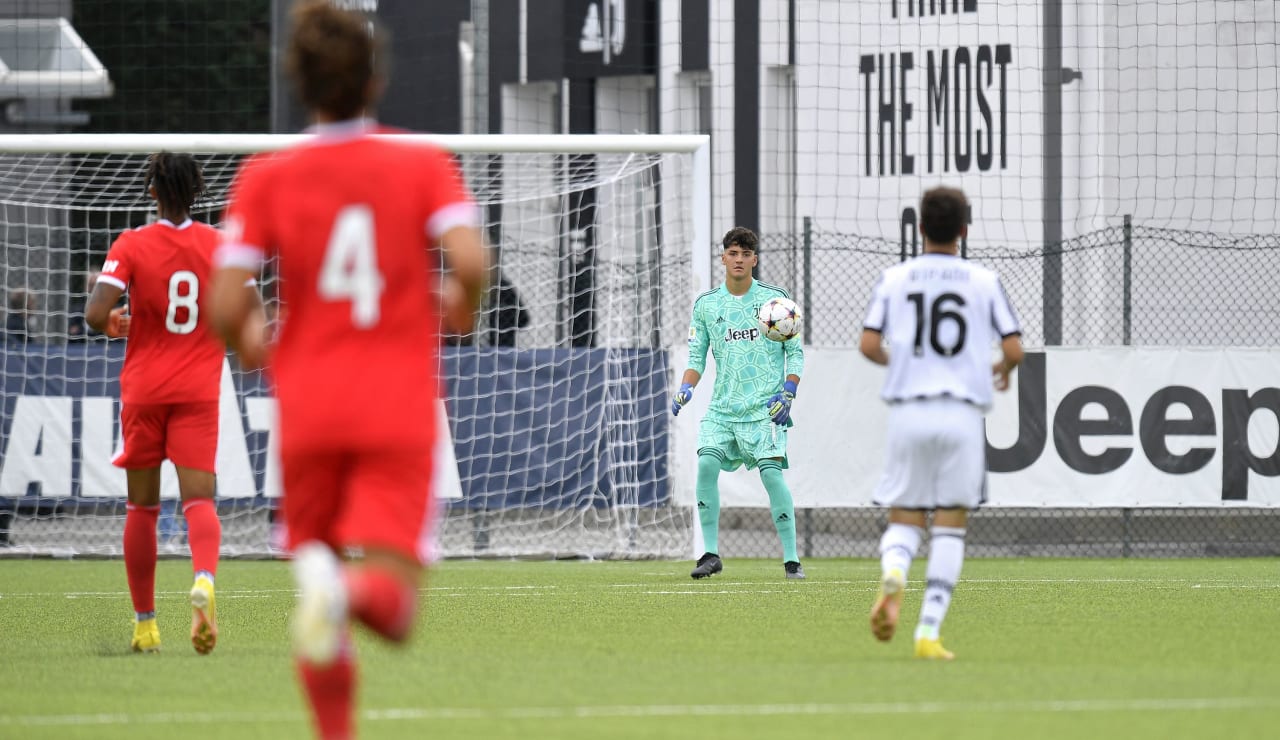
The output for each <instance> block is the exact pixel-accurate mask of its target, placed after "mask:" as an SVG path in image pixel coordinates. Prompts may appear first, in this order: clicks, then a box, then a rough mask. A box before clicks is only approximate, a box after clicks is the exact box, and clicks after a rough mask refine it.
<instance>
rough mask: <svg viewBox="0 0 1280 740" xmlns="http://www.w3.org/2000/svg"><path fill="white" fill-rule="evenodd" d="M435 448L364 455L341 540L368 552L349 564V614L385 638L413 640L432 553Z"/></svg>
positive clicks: (357, 468) (355, 476)
mask: <svg viewBox="0 0 1280 740" xmlns="http://www.w3.org/2000/svg"><path fill="white" fill-rule="evenodd" d="M432 458H433V451H432V450H431V449H429V448H428V449H423V450H414V449H410V450H384V451H379V452H371V453H363V454H361V455H359V456H358V458H357V460H356V463H355V467H354V469H353V471H352V475H351V480H350V484H349V485H350V487H349V494H348V495H349V496H350V497H351V498H350V500H351V501H353V502H359V503H358V506H353V507H352V508H351V509H349V510H348V511H347V512H346V514H345V516H344V517H343V521H342V523H341V525H340V529H339V531H340V533H341V536H342V538H343V541H344V542H346V543H349V544H352V545H356V546H358V547H359V548H360V549H361V550H362V551H363V552H364V553H365V557H364V559H363V561H362V562H360V563H358V564H350V565H348V566H347V567H346V569H345V570H346V586H347V593H348V599H349V603H350V610H351V616H352V617H353V618H354V619H356V620H358V621H360V622H361V623H363V624H364V625H365V626H367V627H369V628H370V629H372V630H373V631H374V632H376V633H378V634H379V635H381V636H382V637H384V638H386V639H388V640H391V641H393V642H402V641H404V640H405V639H407V638H408V637H409V633H410V631H411V630H412V628H413V622H414V617H415V615H416V614H417V607H418V586H419V581H420V580H421V575H422V563H423V562H424V561H425V560H426V558H427V557H428V556H429V554H430V552H431V542H430V538H431V537H432V535H433V533H434V530H435V518H436V507H435V503H434V502H435V498H434V492H433V491H432V484H433V480H432V474H433V473H432V471H433V470H434V460H433V459H432Z"/></svg>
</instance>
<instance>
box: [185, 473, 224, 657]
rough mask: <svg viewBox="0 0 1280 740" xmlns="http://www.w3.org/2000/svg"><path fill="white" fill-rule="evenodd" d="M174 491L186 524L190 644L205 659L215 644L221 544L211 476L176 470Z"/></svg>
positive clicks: (216, 637)
mask: <svg viewBox="0 0 1280 740" xmlns="http://www.w3.org/2000/svg"><path fill="white" fill-rule="evenodd" d="M177 470H178V489H179V491H180V492H181V495H182V515H183V516H184V517H185V518H186V520H187V544H188V546H189V547H190V548H191V571H192V583H191V592H190V600H191V644H192V646H194V647H195V649H196V652H197V653H200V654H201V655H207V654H208V653H209V652H211V651H212V650H213V647H214V645H215V644H216V643H217V642H218V607H217V602H216V600H215V598H214V577H215V576H216V575H217V573H218V550H219V549H220V547H221V544H222V523H221V522H219V521H218V510H217V507H216V506H215V504H214V500H213V494H214V489H215V487H216V484H215V478H214V475H213V473H210V472H209V471H207V470H196V469H195V468H187V467H183V466H180V465H179V466H177Z"/></svg>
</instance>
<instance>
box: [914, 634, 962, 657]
mask: <svg viewBox="0 0 1280 740" xmlns="http://www.w3.org/2000/svg"><path fill="white" fill-rule="evenodd" d="M916 657H917V658H924V659H925V660H955V659H956V654H955V653H953V652H951V651H950V650H948V649H946V648H944V647H942V640H930V639H929V638H927V637H922V638H920V639H918V640H916Z"/></svg>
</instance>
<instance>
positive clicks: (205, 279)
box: [85, 152, 257, 654]
mask: <svg viewBox="0 0 1280 740" xmlns="http://www.w3.org/2000/svg"><path fill="white" fill-rule="evenodd" d="M144 186H145V187H146V189H147V192H148V193H149V194H150V195H151V197H152V198H154V199H155V201H156V204H157V209H158V213H159V216H160V218H159V220H158V221H156V222H155V223H152V224H149V225H147V226H142V227H139V228H137V229H132V230H130V231H126V232H124V233H123V234H121V235H120V236H119V237H118V238H117V239H116V241H115V243H114V244H112V245H111V249H110V251H109V252H108V253H107V259H106V262H105V263H103V267H102V274H101V275H100V276H99V277H98V281H97V284H96V285H95V286H94V288H93V293H92V295H90V297H89V303H88V306H87V307H86V308H85V321H86V322H87V323H88V324H89V325H90V326H92V327H93V328H94V329H97V330H98V331H101V332H103V333H105V334H107V335H108V336H110V337H116V338H118V337H125V336H127V337H128V338H129V343H128V346H127V348H126V350H125V360H124V369H123V370H121V372H120V399H121V402H122V403H121V411H120V436H121V439H122V444H121V447H120V451H119V452H118V453H117V454H116V456H115V458H114V459H113V460H112V462H113V463H114V464H115V465H116V466H118V467H121V468H124V469H125V471H126V475H127V480H128V492H129V503H128V505H127V507H126V514H125V524H124V564H125V572H126V573H127V575H128V580H129V594H130V596H131V597H132V599H133V608H134V612H135V622H134V630H133V640H132V642H131V647H132V648H133V650H134V651H135V652H154V651H156V650H159V649H160V631H159V629H158V628H157V626H156V618H155V617H156V606H155V577H156V519H157V517H158V516H159V514H160V463H161V462H162V461H164V460H165V459H168V460H170V461H171V462H173V464H174V467H175V468H176V469H177V472H178V489H179V493H180V495H181V497H182V512H183V515H184V516H185V517H186V520H187V541H188V543H189V544H190V547H191V567H192V570H193V571H194V572H195V583H194V584H193V585H192V588H191V607H192V616H191V642H192V644H193V645H194V646H195V649H196V652H198V653H201V654H207V653H208V652H209V651H211V650H213V646H214V643H215V642H217V639H218V627H217V619H216V614H215V605H214V595H213V579H214V574H215V573H216V572H217V570H218V548H219V546H220V544H221V540H222V525H221V524H220V523H219V521H218V515H217V511H216V510H215V508H214V503H213V496H214V488H215V482H216V479H215V475H214V472H215V471H214V458H215V457H216V455H217V450H218V391H219V387H220V383H221V380H222V364H223V360H224V357H225V356H226V349H225V347H224V345H223V343H222V341H221V340H219V339H218V338H217V337H216V336H215V335H214V334H213V332H212V331H211V330H210V329H209V325H208V320H207V312H206V311H204V310H203V306H202V304H201V300H202V294H204V293H206V292H207V291H208V290H209V289H210V288H211V287H212V284H211V283H210V273H211V270H212V267H211V262H212V258H213V252H214V250H215V249H216V248H217V246H218V242H219V232H218V231H217V229H214V228H213V227H211V226H208V225H206V224H202V223H199V222H197V221H192V220H191V215H190V214H191V206H192V205H193V204H194V203H195V200H196V198H197V197H198V196H199V195H200V194H201V193H202V192H203V191H204V177H203V175H202V173H201V170H200V165H199V164H198V163H197V162H196V161H195V159H193V158H192V157H191V155H189V154H174V153H171V152H160V153H158V154H153V155H151V156H150V157H149V158H148V159H147V169H146V179H145V185H144ZM249 284H250V289H249V290H247V291H246V290H244V288H243V286H242V288H241V291H240V292H241V295H242V297H244V298H245V300H246V301H247V302H248V305H249V306H250V308H251V309H252V307H253V306H254V305H255V301H256V297H257V290H256V288H253V287H252V286H253V283H252V281H250V283H249ZM126 290H127V291H128V292H129V305H128V306H127V307H120V308H116V307H115V305H116V303H117V301H118V300H119V299H120V295H121V294H122V293H123V292H124V291H126Z"/></svg>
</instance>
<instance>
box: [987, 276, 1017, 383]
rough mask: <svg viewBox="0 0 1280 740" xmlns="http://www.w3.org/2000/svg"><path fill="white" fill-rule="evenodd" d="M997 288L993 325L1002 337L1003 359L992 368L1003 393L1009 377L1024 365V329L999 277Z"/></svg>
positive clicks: (992, 315)
mask: <svg viewBox="0 0 1280 740" xmlns="http://www.w3.org/2000/svg"><path fill="white" fill-rule="evenodd" d="M995 287H996V291H995V295H996V299H995V301H993V302H992V306H991V308H992V311H991V325H992V328H994V329H995V330H996V331H997V332H999V334H1000V337H1001V339H1000V354H1001V357H1000V361H999V362H997V363H995V364H994V365H992V366H991V374H992V375H993V376H994V380H993V382H994V384H995V388H996V390H998V391H1003V390H1008V389H1009V375H1010V374H1011V373H1012V372H1013V369H1014V368H1016V367H1017V366H1018V365H1019V364H1021V363H1022V329H1021V327H1019V325H1018V315H1017V314H1016V313H1014V311H1013V304H1012V303H1011V302H1010V301H1009V294H1008V293H1006V292H1005V290H1004V284H1003V282H1001V280H1000V278H999V276H997V277H996V286H995Z"/></svg>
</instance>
